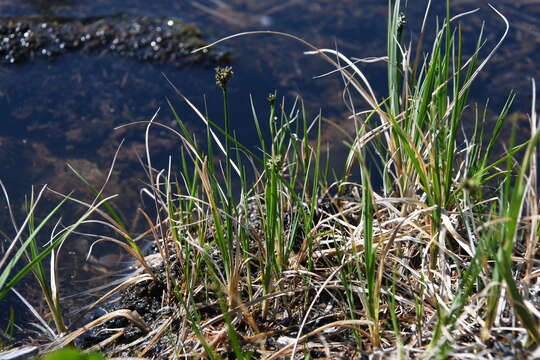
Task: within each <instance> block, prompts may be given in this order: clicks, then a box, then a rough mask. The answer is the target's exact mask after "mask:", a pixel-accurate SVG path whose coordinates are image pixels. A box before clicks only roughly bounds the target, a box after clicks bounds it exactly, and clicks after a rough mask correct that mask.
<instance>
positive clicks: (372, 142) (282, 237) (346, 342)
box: [0, 1, 540, 359]
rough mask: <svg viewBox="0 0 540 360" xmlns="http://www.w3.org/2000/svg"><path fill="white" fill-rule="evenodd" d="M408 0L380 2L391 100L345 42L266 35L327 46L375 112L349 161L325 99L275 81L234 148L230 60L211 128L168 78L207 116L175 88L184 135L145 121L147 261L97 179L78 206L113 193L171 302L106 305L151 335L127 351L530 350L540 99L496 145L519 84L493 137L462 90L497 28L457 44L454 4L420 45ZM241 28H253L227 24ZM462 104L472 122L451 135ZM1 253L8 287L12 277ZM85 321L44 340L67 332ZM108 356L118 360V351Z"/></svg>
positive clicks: (358, 115) (221, 72) (353, 353)
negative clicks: (165, 151)
mask: <svg viewBox="0 0 540 360" xmlns="http://www.w3.org/2000/svg"><path fill="white" fill-rule="evenodd" d="M402 10H403V4H402V3H401V2H400V1H395V2H393V3H391V4H390V6H389V13H388V34H387V58H385V59H382V60H384V61H386V63H387V72H388V87H387V88H388V93H387V94H385V96H384V97H378V96H377V95H376V94H377V93H381V92H380V91H375V90H374V89H372V86H371V84H370V83H369V81H368V79H367V78H366V76H365V75H364V73H363V72H362V70H361V67H360V66H359V65H358V64H357V63H355V62H354V61H353V60H351V59H349V58H348V57H347V56H345V55H344V54H342V53H341V52H339V51H338V50H335V49H317V48H315V47H313V46H312V45H310V44H307V43H306V42H305V41H303V40H300V39H296V38H295V37H294V36H292V35H288V34H281V33H273V34H274V35H276V36H278V35H284V36H287V37H289V38H293V39H296V40H299V41H301V42H302V43H303V44H305V45H307V46H308V47H309V48H310V51H309V52H308V53H307V54H310V55H319V56H321V57H322V58H323V59H324V60H325V61H327V62H328V63H329V64H331V65H332V66H334V67H335V72H334V73H337V74H339V75H340V76H341V77H342V78H343V80H344V83H345V84H346V85H347V86H346V87H345V91H346V93H347V94H346V95H348V96H346V97H345V98H357V97H359V98H360V99H362V100H363V103H364V104H365V106H367V109H360V111H358V112H355V113H353V114H351V117H350V119H349V120H348V121H354V122H355V126H356V127H355V128H356V133H355V134H354V140H353V141H352V142H351V143H350V144H348V150H349V151H348V156H347V157H346V159H337V160H336V159H332V155H331V154H330V155H326V154H324V153H323V151H322V144H321V141H322V140H321V138H322V136H321V134H322V131H324V129H323V127H322V120H323V115H322V113H318V114H315V115H309V114H308V113H307V112H306V111H305V109H304V107H303V105H302V103H301V102H300V101H298V100H296V101H293V102H292V103H290V104H289V100H287V99H280V98H279V97H278V96H277V95H276V94H270V95H269V97H268V99H267V100H268V107H267V109H262V110H261V109H256V108H255V106H254V105H253V102H251V108H252V121H251V124H252V126H253V127H254V128H255V131H256V133H257V136H258V138H259V147H258V149H248V148H246V147H245V146H243V145H242V144H240V143H239V141H238V140H237V138H236V135H235V130H234V128H235V126H236V125H235V124H237V123H235V122H233V121H232V119H231V115H230V109H229V93H228V81H229V80H230V77H231V76H232V70H231V69H230V68H219V69H216V73H217V75H216V81H217V85H218V86H219V88H220V89H221V91H222V96H223V114H224V119H223V126H219V125H217V122H215V121H213V120H212V116H211V114H212V109H206V108H204V109H199V108H197V107H196V106H195V105H194V104H193V103H192V102H191V101H190V100H189V99H188V98H187V97H186V96H184V95H183V94H181V93H180V92H179V91H178V94H179V96H180V97H181V99H182V100H183V101H185V102H186V103H187V104H188V105H189V106H190V108H191V109H192V110H193V112H194V113H195V114H196V116H197V117H198V119H199V120H200V121H201V122H202V123H203V125H204V126H205V127H206V136H205V138H204V139H197V138H196V137H195V135H194V134H193V133H192V132H191V131H190V130H189V127H188V124H186V123H185V122H184V121H183V119H182V115H181V114H178V113H177V112H176V111H175V109H174V106H173V102H172V101H170V102H169V105H170V111H171V113H172V114H173V116H174V118H175V119H176V122H177V124H178V127H179V130H175V129H172V128H169V127H168V126H166V125H163V124H160V123H158V122H156V121H155V119H156V117H157V116H156V117H154V118H153V119H152V120H151V121H149V122H148V123H147V124H146V125H147V127H146V142H147V144H146V145H147V163H146V166H147V170H148V173H149V177H150V179H149V182H148V184H149V185H148V188H147V189H146V190H145V192H144V194H146V195H148V196H150V197H151V198H152V199H153V200H154V204H155V209H153V210H154V214H153V215H152V216H153V217H151V216H150V215H147V219H148V222H149V227H150V228H149V232H150V233H151V234H152V235H153V238H154V240H155V244H156V248H157V249H158V252H159V254H160V258H161V261H160V262H158V265H155V263H153V264H154V265H150V264H148V263H147V261H146V260H144V259H142V255H141V252H140V250H139V249H138V246H137V245H136V243H135V241H134V238H132V237H131V236H129V235H128V234H127V231H126V227H125V226H124V225H123V224H122V222H121V220H120V218H119V216H118V215H117V214H116V213H115V212H114V210H113V209H112V208H111V207H110V206H108V204H107V203H106V200H107V199H105V198H103V197H102V196H101V195H100V194H101V191H95V190H94V193H95V194H96V204H95V205H91V206H88V208H89V209H90V210H94V209H95V208H97V205H103V206H104V207H105V211H101V210H99V211H101V212H100V214H101V215H102V216H103V217H105V218H106V219H107V221H109V222H110V223H111V224H113V225H114V226H113V228H114V229H115V232H116V233H117V234H118V235H119V236H120V237H121V238H123V239H124V240H125V241H127V243H124V247H125V248H126V249H128V250H129V251H130V252H131V253H133V254H134V256H136V257H137V258H141V259H139V261H140V262H141V264H142V266H143V267H144V268H146V270H147V272H148V275H145V276H146V277H144V278H140V281H141V282H142V281H145V282H150V281H154V282H160V281H161V282H164V283H165V285H164V286H163V288H164V292H163V294H162V295H161V298H160V301H161V303H162V305H163V306H164V307H167V308H170V309H172V310H171V311H170V312H169V313H168V314H170V315H168V317H166V320H163V319H164V318H163V317H159V318H154V319H153V321H155V322H156V324H144V322H142V320H141V319H140V318H139V317H138V315H145V314H133V313H118V314H120V315H121V316H126V317H128V318H129V319H130V320H131V321H132V322H133V323H134V324H136V325H137V326H138V327H140V328H141V329H147V332H146V333H145V334H144V335H143V336H144V337H145V339H144V341H140V343H142V344H144V345H142V346H140V345H139V343H136V344H135V343H134V345H133V354H137V356H141V357H142V356H145V355H147V354H151V348H152V345H154V344H157V343H158V342H159V339H160V338H161V337H162V336H164V334H165V333H167V332H168V334H169V336H171V338H172V339H173V340H171V341H170V343H169V344H168V346H167V348H166V352H164V353H161V354H160V356H163V357H168V358H175V356H179V357H182V356H184V357H199V356H207V357H209V358H212V359H220V358H231V357H232V358H238V359H250V358H262V359H277V358H283V357H285V358H316V357H320V356H326V357H328V358H330V357H336V356H338V355H340V354H341V355H343V354H345V355H344V356H346V357H349V358H358V357H360V355H361V354H364V355H365V354H368V355H371V354H378V355H381V356H388V357H397V358H403V359H405V358H412V357H427V358H429V357H437V358H448V357H453V358H457V357H459V356H463V357H469V358H470V357H480V358H482V357H490V356H492V357H496V356H498V354H499V352H500V349H501V348H504V349H506V350H505V351H508V352H512V353H513V354H518V353H519V352H520V351H523V352H524V353H525V352H527V351H532V350H533V349H534V348H535V347H536V346H537V345H538V342H539V341H540V335H539V332H540V330H539V328H538V317H539V315H540V311H539V309H538V306H537V305H535V303H534V301H533V299H531V297H530V292H529V287H532V286H533V285H534V283H535V280H534V279H536V277H537V276H538V267H537V261H536V260H535V259H536V258H535V256H536V254H537V250H538V249H537V246H538V241H537V239H538V234H539V231H540V230H539V228H538V221H537V220H538V198H537V196H536V190H537V180H536V172H537V165H536V153H537V151H536V149H537V141H538V137H539V136H540V135H539V132H538V124H537V121H538V119H537V116H536V113H535V106H534V104H535V100H536V99H535V98H533V105H532V108H531V115H530V124H531V135H530V138H529V140H527V141H526V142H525V143H523V144H518V145H516V144H514V143H513V142H512V140H511V141H510V142H506V149H507V150H506V152H505V153H504V154H500V153H496V151H495V148H496V144H498V143H501V142H504V139H502V138H501V137H502V135H501V134H502V132H501V131H502V128H503V126H504V124H505V120H506V117H507V115H508V113H509V111H510V108H511V105H512V102H513V100H514V95H513V94H510V95H509V97H508V101H507V103H506V104H505V105H504V106H503V108H502V109H500V112H499V116H498V117H497V120H496V121H495V125H494V128H493V130H492V131H491V133H489V132H488V131H487V126H486V124H487V121H488V119H487V115H486V112H483V113H482V114H481V115H479V114H478V111H475V108H474V107H472V106H470V104H469V93H470V89H471V84H473V82H474V81H475V79H476V78H477V77H478V74H479V73H480V72H481V71H482V69H483V68H484V67H485V65H486V64H487V62H488V61H489V59H490V58H491V57H492V56H493V54H494V52H495V51H496V50H497V48H498V47H499V46H500V45H501V44H502V41H503V40H504V38H505V36H506V34H507V31H508V29H507V30H506V31H505V33H504V34H502V35H501V38H500V39H499V41H498V42H497V43H496V45H495V46H494V48H493V49H489V51H488V54H487V56H486V57H484V58H482V56H481V53H482V51H483V50H484V49H485V47H486V42H485V39H484V34H483V32H484V30H482V32H481V33H480V34H479V36H478V40H477V42H476V44H477V45H476V47H475V48H474V49H473V50H472V54H467V55H465V54H464V49H463V45H462V43H463V39H462V31H461V28H460V26H459V21H466V16H467V15H470V14H460V15H457V16H453V15H451V8H450V5H449V2H448V3H447V14H446V18H445V19H444V20H441V22H440V24H439V25H438V27H437V28H436V29H435V32H434V37H433V39H434V40H433V43H432V44H430V46H431V47H430V48H425V47H426V46H427V44H423V43H418V44H416V46H417V47H418V48H413V47H412V46H411V45H410V44H408V43H406V42H405V41H404V40H403V38H402V37H403V36H402V35H403V26H404V22H403V20H404V19H403V17H402V15H401V12H402ZM493 10H494V11H495V12H496V13H497V14H498V15H499V16H500V18H501V20H502V21H503V22H505V23H506V25H507V26H508V23H507V21H506V19H505V18H504V16H502V14H500V13H498V12H497V10H495V9H494V8H493ZM427 11H429V9H428V10H427ZM425 31H427V29H425V28H422V32H425ZM270 33H272V32H254V33H250V34H270ZM240 35H248V34H237V35H234V36H232V37H238V36H240ZM232 37H231V38H232ZM421 38H423V36H421ZM414 54H419V56H420V57H419V58H418V59H414V58H413V55H414ZM532 87H533V94H535V85H534V82H533V83H532ZM323 105H324V104H323ZM349 105H350V108H352V109H354V106H353V104H352V103H351V104H349ZM156 115H157V114H156ZM470 118H474V119H475V126H474V132H473V133H472V134H465V136H462V134H461V132H462V128H463V127H464V121H465V119H470ZM242 120H243V121H244V120H245V119H242ZM263 122H265V123H263ZM244 124H245V122H244ZM154 126H162V127H165V128H168V129H169V130H170V131H172V132H173V133H174V134H176V135H177V136H178V139H179V142H180V144H181V157H180V159H177V161H178V164H177V165H178V168H179V170H178V171H175V170H173V166H172V162H173V161H174V159H171V161H170V165H169V167H168V168H167V169H163V170H158V169H155V168H153V166H152V162H151V154H150V152H149V150H148V148H149V144H148V142H149V132H150V131H151V129H152V128H153V127H154ZM265 129H267V130H265ZM463 137H464V138H465V140H464V141H463V140H461V139H462V138H463ZM328 162H334V164H332V165H335V163H339V164H340V165H341V164H343V165H344V171H343V174H341V175H340V176H338V177H334V178H332V177H330V175H329V171H328V169H329V166H328ZM78 176H79V177H81V176H80V175H78ZM81 179H82V180H83V181H85V180H84V178H82V177H81ZM355 179H356V181H358V183H354V181H355ZM377 179H381V180H380V181H378V180H377ZM38 199H39V196H38ZM36 201H37V200H36ZM36 201H31V203H30V205H31V206H32V204H34V203H35V202H36ZM97 201H99V202H97ZM55 211H56V210H55ZM55 211H54V212H55ZM96 211H97V210H96ZM54 212H53V213H54ZM30 213H31V211H30ZM85 216H86V215H85ZM81 219H82V220H81V221H84V219H85V217H83V218H81ZM27 223H28V227H29V229H30V236H29V239H30V240H27V241H26V242H24V243H23V245H22V246H23V247H25V246H30V245H31V244H32V239H33V238H34V237H35V235H32V234H36V232H37V231H38V230H39V226H37V227H35V226H34V225H33V221H32V218H31V217H30V218H28V221H27ZM25 226H26V225H25ZM66 236H67V235H66ZM110 240H111V241H115V242H117V243H119V240H115V239H112V238H111V239H110ZM53 244H55V243H51V245H50V246H52V245H53ZM23 247H21V248H23ZM30 249H31V250H32V252H31V257H30V259H34V260H32V262H31V263H30V264H31V266H30V268H32V269H34V271H35V272H36V275H37V276H38V279H41V281H40V284H41V283H42V282H43V284H44V285H42V289H43V291H44V296H46V295H47V292H48V291H50V289H49V287H48V286H49V285H47V284H48V282H47V281H46V279H44V277H43V275H42V273H43V272H42V270H40V269H41V266H42V265H41V261H42V259H43V257H44V256H41V255H39V254H38V253H37V249H36V248H35V247H34V245H32V247H31V248H30ZM22 251H24V249H23V250H22ZM49 251H52V249H51V250H49ZM45 255H47V254H45ZM19 258H20V256H19V257H17V258H14V260H12V262H14V263H16V262H17V261H19ZM35 259H38V260H35ZM3 263H4V260H2V262H1V263H0V269H2V271H3V272H2V274H1V275H2V277H1V278H0V280H2V281H3V282H2V283H1V284H2V285H3V286H4V283H6V284H7V285H9V286H12V285H10V284H12V283H13V281H12V282H10V283H7V282H6V279H7V277H8V275H10V271H11V270H10V269H8V268H6V269H4V268H2V265H3ZM30 268H29V269H30ZM22 275H24V273H23V274H22ZM22 275H21V276H19V275H17V276H18V277H17V278H16V279H20V278H22ZM4 278H6V279H4ZM132 281H133V280H132ZM137 281H139V280H137ZM8 289H9V288H8V287H6V288H5V290H4V287H3V288H2V292H0V295H1V294H4V293H5V292H7V291H8ZM52 300H53V301H52V304H53V305H52V306H51V308H52V310H53V309H55V305H54V304H55V302H54V298H52ZM58 309H59V307H58ZM53 311H54V310H53ZM111 316H112V315H111ZM107 319H108V318H106V317H103V318H100V319H98V320H96V321H94V322H93V323H92V326H103V323H104V322H105V321H106V320H107ZM173 324H174V325H173ZM57 328H60V325H59V324H57ZM172 328H174V329H175V330H171V329H172ZM78 331H79V332H76V333H71V335H66V336H65V337H63V338H61V339H60V340H59V342H58V343H53V344H52V345H51V346H50V347H49V348H48V349H54V348H55V347H61V346H64V345H66V344H67V343H69V342H70V341H71V340H73V339H74V338H75V337H76V336H75V335H77V336H78V335H79V334H80V333H81V330H78ZM509 339H510V340H509ZM137 341H138V340H137ZM105 350H106V353H107V354H109V355H111V356H113V355H116V352H115V351H116V348H115V346H114V345H109V347H108V348H106V349H105ZM341 355H340V356H341ZM516 356H517V355H516Z"/></svg>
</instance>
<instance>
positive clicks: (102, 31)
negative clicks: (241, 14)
mask: <svg viewBox="0 0 540 360" xmlns="http://www.w3.org/2000/svg"><path fill="white" fill-rule="evenodd" d="M204 45H206V42H205V41H204V40H203V37H202V34H201V31H200V30H199V28H198V27H197V26H196V25H193V24H189V23H186V22H184V21H182V20H180V19H176V18H151V17H145V16H131V15H125V14H120V15H113V16H105V17H91V18H67V17H53V18H51V17H47V18H43V17H23V18H0V61H1V62H3V63H5V64H15V63H22V62H25V61H29V60H32V59H34V58H49V59H50V58H54V57H56V56H59V55H61V54H64V53H66V52H70V51H74V50H82V51H85V52H92V53H103V52H109V53H116V54H119V55H121V56H126V57H130V58H134V59H137V60H142V61H157V62H160V63H172V64H174V65H185V64H187V63H196V62H211V63H216V62H226V60H227V55H226V54H223V53H218V52H217V51H214V50H212V51H201V52H198V53H196V54H192V51H193V50H194V49H196V48H199V47H202V46H204Z"/></svg>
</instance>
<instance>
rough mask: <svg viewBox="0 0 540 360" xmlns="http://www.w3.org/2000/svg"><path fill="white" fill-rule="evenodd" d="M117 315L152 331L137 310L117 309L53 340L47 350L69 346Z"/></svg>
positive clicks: (142, 328)
mask: <svg viewBox="0 0 540 360" xmlns="http://www.w3.org/2000/svg"><path fill="white" fill-rule="evenodd" d="M115 317H124V318H126V319H128V320H129V321H131V322H132V323H133V324H135V325H137V326H138V327H139V328H140V329H141V330H143V331H145V332H148V331H150V329H149V327H148V326H147V325H146V324H145V323H144V321H143V319H142V318H141V317H140V315H139V314H137V312H134V311H131V310H125V309H123V310H116V311H113V312H110V313H108V314H105V315H103V316H101V317H99V318H97V319H95V320H93V321H91V322H89V323H88V324H86V325H84V326H83V327H81V328H79V329H77V330H75V331H72V332H71V333H69V334H67V335H64V336H62V337H61V338H59V339H58V340H57V341H55V342H53V343H51V344H50V345H48V346H47V352H48V351H54V350H58V349H61V348H63V347H65V346H67V345H68V344H70V343H71V342H73V341H74V340H75V339H76V338H78V337H79V336H81V335H82V334H84V333H85V332H87V331H88V330H90V329H92V328H93V327H96V326H98V325H101V324H103V323H104V322H106V321H108V320H111V319H114V318H115Z"/></svg>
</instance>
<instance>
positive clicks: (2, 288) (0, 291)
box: [0, 195, 116, 299]
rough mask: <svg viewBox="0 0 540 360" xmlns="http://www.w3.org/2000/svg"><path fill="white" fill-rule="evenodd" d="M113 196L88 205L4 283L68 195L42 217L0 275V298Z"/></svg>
mask: <svg viewBox="0 0 540 360" xmlns="http://www.w3.org/2000/svg"><path fill="white" fill-rule="evenodd" d="M114 197H116V195H113V196H109V197H106V198H104V199H103V200H101V201H99V202H98V203H97V204H96V205H94V206H92V207H90V208H89V209H88V210H87V211H86V212H85V213H84V214H83V215H82V216H81V217H80V218H79V219H78V220H77V221H76V222H75V223H74V224H72V225H70V226H69V227H68V228H67V229H66V230H65V231H64V232H63V233H62V235H59V236H58V239H56V240H54V241H52V242H51V243H50V244H49V245H48V246H47V247H46V248H45V250H43V251H41V252H40V253H39V254H38V255H37V256H36V257H35V258H33V259H32V261H30V262H29V263H28V264H26V266H24V267H23V268H22V269H21V270H20V271H19V272H18V273H17V274H16V275H15V276H13V278H12V279H11V280H10V281H9V282H7V283H6V280H7V277H8V275H9V273H10V272H11V270H12V269H13V268H14V267H15V265H16V264H17V262H18V260H19V259H20V257H21V256H22V254H23V252H24V250H25V249H26V247H27V246H28V245H29V243H30V241H32V240H33V239H34V237H35V236H36V235H37V233H39V231H40V230H41V228H42V227H43V226H44V225H45V224H46V223H47V222H48V221H49V219H50V218H51V217H52V216H53V215H54V214H55V213H56V212H57V211H58V209H59V208H60V206H62V205H63V204H64V202H66V201H67V200H68V197H65V198H64V199H63V200H62V201H61V202H60V204H58V205H57V206H56V207H55V208H54V209H53V210H52V211H51V212H50V213H49V214H48V215H47V216H46V217H45V219H43V221H42V222H41V223H40V224H39V225H38V227H37V228H36V231H35V232H34V233H33V234H32V235H30V237H29V238H28V239H27V240H25V242H24V243H23V244H22V246H21V248H20V249H19V251H17V253H16V254H15V256H14V257H13V259H12V260H11V261H10V263H9V264H8V265H7V266H6V268H5V269H4V270H3V272H2V275H1V276H0V299H2V298H3V297H4V296H6V294H7V292H8V291H9V290H10V289H11V288H12V287H13V286H15V285H17V284H18V283H19V281H21V280H22V278H23V277H24V276H25V275H26V274H27V273H28V272H29V271H31V270H32V269H33V268H34V267H35V266H36V264H37V263H40V262H41V261H42V260H43V259H44V258H45V257H46V256H47V255H49V254H50V253H51V251H52V250H53V249H55V248H56V247H58V246H59V245H60V244H62V242H64V241H65V240H66V239H67V237H68V236H69V235H70V234H71V233H72V232H73V231H75V230H76V229H77V228H78V227H79V225H81V224H82V223H83V222H84V221H85V220H86V219H87V218H88V217H89V216H90V215H92V214H93V212H94V210H95V209H97V208H98V207H100V206H101V205H102V204H103V203H104V202H106V201H109V200H111V199H113V198H114Z"/></svg>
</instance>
